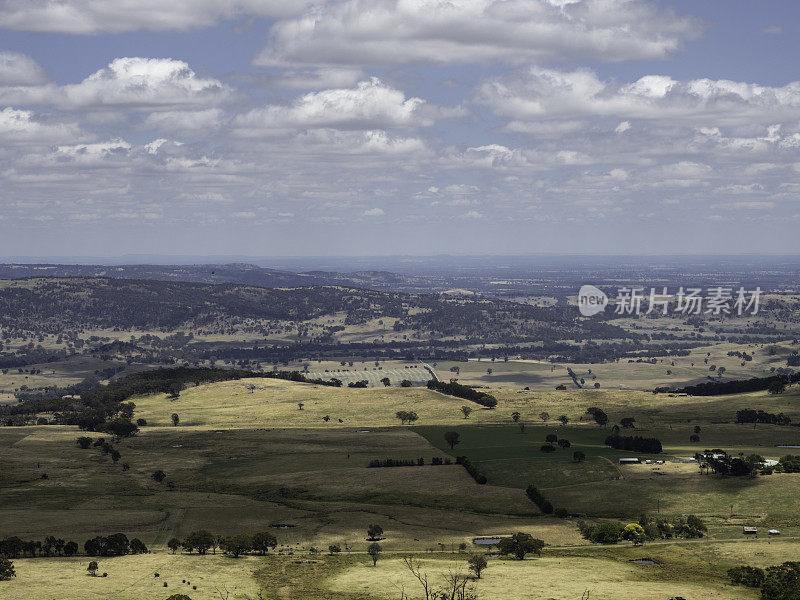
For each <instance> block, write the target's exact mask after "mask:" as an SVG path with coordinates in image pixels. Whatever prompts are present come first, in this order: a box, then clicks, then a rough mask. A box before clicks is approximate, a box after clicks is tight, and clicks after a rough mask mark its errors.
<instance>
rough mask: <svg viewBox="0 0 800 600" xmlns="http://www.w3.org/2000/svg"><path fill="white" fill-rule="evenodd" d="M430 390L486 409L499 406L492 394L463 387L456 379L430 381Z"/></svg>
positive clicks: (466, 386)
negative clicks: (468, 401)
mask: <svg viewBox="0 0 800 600" xmlns="http://www.w3.org/2000/svg"><path fill="white" fill-rule="evenodd" d="M428 389H429V390H435V391H437V392H440V393H442V394H447V395H448V396H455V397H456V398H462V399H463V400H470V401H472V402H475V403H477V404H480V405H481V406H485V407H486V408H494V407H495V406H497V398H495V397H494V396H492V395H491V394H487V393H486V392H481V391H479V390H476V389H475V388H474V387H471V386H468V385H461V384H460V383H458V382H457V381H456V380H455V379H451V380H450V382H444V381H436V380H435V379H431V380H430V381H428Z"/></svg>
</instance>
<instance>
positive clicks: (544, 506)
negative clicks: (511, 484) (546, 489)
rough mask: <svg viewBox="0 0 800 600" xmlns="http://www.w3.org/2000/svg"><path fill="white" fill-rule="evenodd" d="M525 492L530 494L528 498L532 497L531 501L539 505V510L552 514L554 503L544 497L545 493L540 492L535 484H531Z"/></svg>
mask: <svg viewBox="0 0 800 600" xmlns="http://www.w3.org/2000/svg"><path fill="white" fill-rule="evenodd" d="M525 494H526V495H527V496H528V498H530V500H531V502H533V503H534V504H535V505H536V506H538V507H539V510H541V511H542V512H543V513H544V514H546V515H549V514H552V512H553V505H552V503H551V502H550V501H549V500H548V499H547V498H545V497H544V494H542V492H540V491H539V489H538V488H537V487H536V486H535V485H533V484H531V485H529V486H528V487H527V488H525Z"/></svg>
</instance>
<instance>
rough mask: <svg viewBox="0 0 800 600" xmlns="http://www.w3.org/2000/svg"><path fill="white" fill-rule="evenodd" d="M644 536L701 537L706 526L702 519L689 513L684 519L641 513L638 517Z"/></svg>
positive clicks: (704, 532)
mask: <svg viewBox="0 0 800 600" xmlns="http://www.w3.org/2000/svg"><path fill="white" fill-rule="evenodd" d="M639 525H640V526H641V528H642V531H643V534H644V538H645V539H648V540H660V539H673V538H687V539H692V538H701V537H703V536H704V535H705V534H706V531H707V530H708V528H707V527H706V524H705V523H704V522H703V520H702V519H701V518H700V517H698V516H696V515H689V516H688V517H686V518H685V519H684V518H683V517H678V518H677V519H672V520H670V519H666V518H663V517H660V516H659V517H653V516H649V515H642V516H641V517H639Z"/></svg>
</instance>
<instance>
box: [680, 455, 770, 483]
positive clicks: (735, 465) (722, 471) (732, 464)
mask: <svg viewBox="0 0 800 600" xmlns="http://www.w3.org/2000/svg"><path fill="white" fill-rule="evenodd" d="M695 460H697V462H698V464H699V465H700V472H701V473H702V471H703V469H706V472H707V473H708V472H711V473H717V474H719V475H721V476H722V477H729V476H730V477H743V476H745V475H749V476H751V477H755V476H756V475H757V474H758V471H759V470H760V469H761V467H762V466H763V465H764V457H763V456H759V455H758V454H750V455H748V456H744V455H739V456H731V455H730V454H728V453H727V452H726V451H725V450H721V449H719V448H714V449H713V450H704V451H703V452H698V453H697V454H695Z"/></svg>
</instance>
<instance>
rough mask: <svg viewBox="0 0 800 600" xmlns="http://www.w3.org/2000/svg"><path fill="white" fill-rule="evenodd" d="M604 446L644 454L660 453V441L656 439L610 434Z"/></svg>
mask: <svg viewBox="0 0 800 600" xmlns="http://www.w3.org/2000/svg"><path fill="white" fill-rule="evenodd" d="M605 444H606V446H610V447H611V448H614V449H615V450H631V451H634V452H643V453H645V454H660V453H661V451H662V447H661V441H660V440H659V439H657V438H646V437H641V436H638V435H636V436H630V435H627V436H625V435H619V434H617V433H615V434H612V435H610V436H608V437H607V438H606V441H605Z"/></svg>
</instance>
